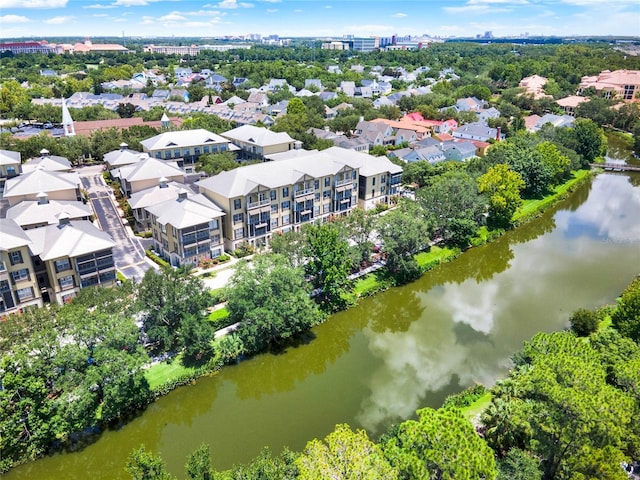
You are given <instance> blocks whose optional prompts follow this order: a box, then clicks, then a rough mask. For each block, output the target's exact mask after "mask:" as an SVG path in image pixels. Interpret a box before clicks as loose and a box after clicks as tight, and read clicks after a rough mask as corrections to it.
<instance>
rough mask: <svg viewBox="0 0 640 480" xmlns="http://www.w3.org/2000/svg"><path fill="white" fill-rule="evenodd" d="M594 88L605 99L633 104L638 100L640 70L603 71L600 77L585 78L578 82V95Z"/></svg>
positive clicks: (639, 97)
mask: <svg viewBox="0 0 640 480" xmlns="http://www.w3.org/2000/svg"><path fill="white" fill-rule="evenodd" d="M587 88H594V89H595V90H596V91H597V92H600V93H601V94H602V95H603V96H604V97H605V98H613V99H618V100H623V101H625V102H634V101H639V100H640V95H639V94H640V70H614V71H613V72H612V71H609V70H604V71H602V72H600V75H596V76H593V77H589V76H585V77H582V80H581V81H580V87H579V89H578V95H580V94H581V93H582V92H583V91H584V90H586V89H587Z"/></svg>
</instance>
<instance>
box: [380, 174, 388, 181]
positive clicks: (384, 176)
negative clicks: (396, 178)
mask: <svg viewBox="0 0 640 480" xmlns="http://www.w3.org/2000/svg"><path fill="white" fill-rule="evenodd" d="M380 183H387V176H386V175H382V178H381V179H380Z"/></svg>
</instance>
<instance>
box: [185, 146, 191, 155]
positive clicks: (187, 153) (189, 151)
mask: <svg viewBox="0 0 640 480" xmlns="http://www.w3.org/2000/svg"><path fill="white" fill-rule="evenodd" d="M183 155H191V150H189V149H188V148H185V149H184V153H183Z"/></svg>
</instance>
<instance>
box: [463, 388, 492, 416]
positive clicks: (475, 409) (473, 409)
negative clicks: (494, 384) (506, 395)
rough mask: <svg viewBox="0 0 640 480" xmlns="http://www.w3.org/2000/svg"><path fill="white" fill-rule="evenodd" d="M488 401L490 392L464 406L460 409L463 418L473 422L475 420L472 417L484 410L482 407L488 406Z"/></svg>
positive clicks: (489, 400) (489, 401)
mask: <svg viewBox="0 0 640 480" xmlns="http://www.w3.org/2000/svg"><path fill="white" fill-rule="evenodd" d="M490 403H491V392H487V393H485V394H484V395H483V396H481V397H480V398H479V399H478V400H476V401H475V402H473V403H472V404H471V405H469V406H468V407H464V408H463V409H461V411H462V414H463V415H464V416H465V418H467V419H468V420H469V421H470V422H472V423H474V424H475V422H474V421H473V420H474V418H475V417H476V416H478V415H480V414H481V413H482V412H483V411H484V409H485V408H487V407H488V406H489V404H490Z"/></svg>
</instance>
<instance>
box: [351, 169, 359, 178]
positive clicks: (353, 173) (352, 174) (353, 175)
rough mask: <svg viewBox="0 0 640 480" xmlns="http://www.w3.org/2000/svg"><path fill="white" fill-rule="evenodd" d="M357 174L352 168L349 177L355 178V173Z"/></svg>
mask: <svg viewBox="0 0 640 480" xmlns="http://www.w3.org/2000/svg"><path fill="white" fill-rule="evenodd" d="M357 174H358V173H357V172H356V171H355V170H353V171H352V172H351V178H352V179H353V180H355V179H356V175H357Z"/></svg>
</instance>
